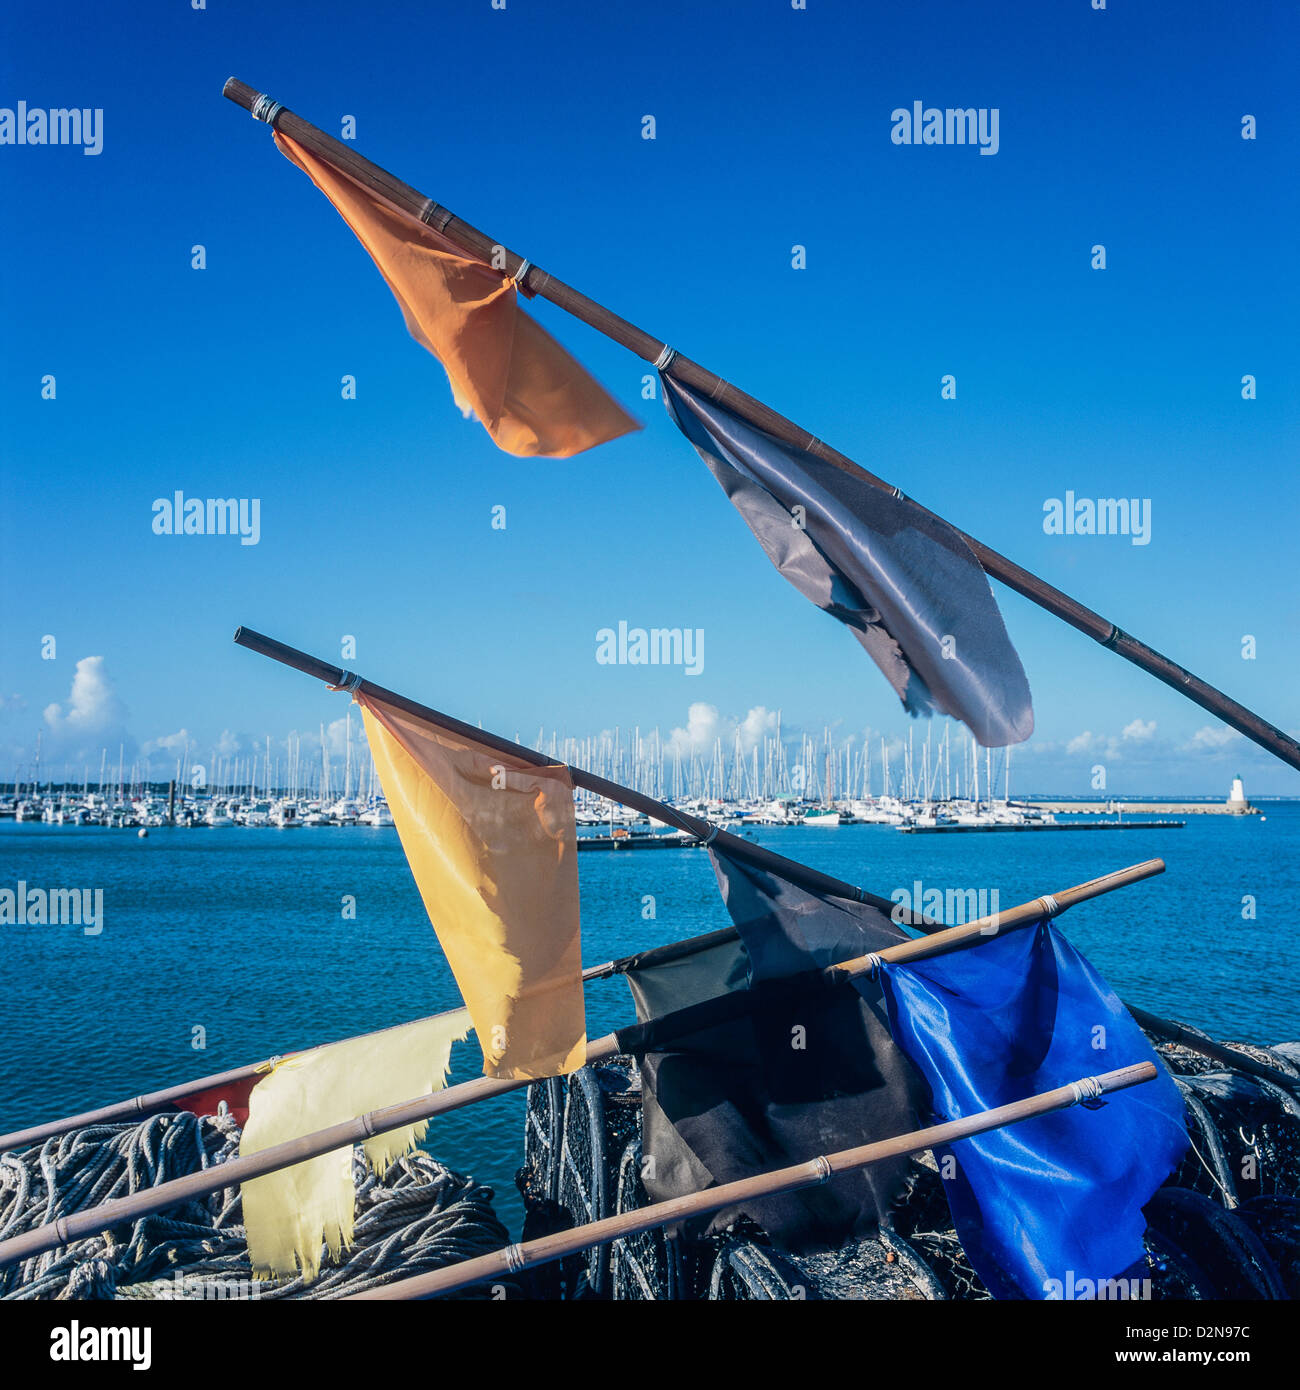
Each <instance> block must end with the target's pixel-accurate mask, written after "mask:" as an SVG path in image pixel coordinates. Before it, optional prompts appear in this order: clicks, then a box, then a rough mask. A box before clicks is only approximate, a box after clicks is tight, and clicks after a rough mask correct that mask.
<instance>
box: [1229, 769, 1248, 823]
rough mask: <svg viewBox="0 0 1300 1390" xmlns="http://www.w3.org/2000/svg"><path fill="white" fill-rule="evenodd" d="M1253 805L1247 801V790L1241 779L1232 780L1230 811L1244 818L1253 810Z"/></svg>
mask: <svg viewBox="0 0 1300 1390" xmlns="http://www.w3.org/2000/svg"><path fill="white" fill-rule="evenodd" d="M1251 809H1252V808H1251V804H1250V802H1249V801H1247V800H1246V789H1245V787H1243V786H1242V784H1241V778H1240V777H1234V778H1233V779H1232V791H1231V792H1230V793H1229V796H1228V810H1229V811H1230V812H1231V813H1232V814H1233V815H1237V816H1244V815H1246V814H1247V813H1248V812H1249V811H1250V810H1251Z"/></svg>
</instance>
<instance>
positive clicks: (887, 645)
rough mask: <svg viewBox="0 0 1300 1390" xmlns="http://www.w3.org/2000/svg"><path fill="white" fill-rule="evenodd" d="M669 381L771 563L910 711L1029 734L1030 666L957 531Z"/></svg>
mask: <svg viewBox="0 0 1300 1390" xmlns="http://www.w3.org/2000/svg"><path fill="white" fill-rule="evenodd" d="M660 380H661V381H662V382H663V390H664V403H665V404H666V405H667V407H668V413H669V414H670V415H671V416H672V418H673V420H674V421H675V422H676V424H677V426H678V428H679V429H680V430H681V431H682V433H683V434H684V435H685V436H686V437H687V439H689V440H690V441H691V443H692V444H693V445H694V446H695V449H696V451H697V452H698V453H699V455H700V457H701V458H702V459H703V460H704V462H705V464H706V465H707V466H708V468H709V471H710V472H711V473H712V474H713V476H714V477H715V478H716V479H717V480H718V482H719V483H720V484H721V485H722V489H723V491H724V492H725V493H726V494H727V496H728V497H729V498H730V499H731V503H732V505H733V506H734V507H735V508H736V510H737V511H738V512H739V513H740V514H741V516H742V517H744V519H745V521H746V523H747V524H748V526H749V529H750V530H751V531H752V532H753V533H754V537H755V539H756V540H757V541H758V543H759V545H761V546H762V547H763V550H764V551H765V552H766V554H767V557H768V559H769V560H771V561H772V563H773V564H774V565H775V566H776V567H777V569H778V570H779V571H780V572H781V573H782V574H783V575H784V576H785V577H786V578H787V579H788V580H789V581H790V583H791V584H793V585H794V587H795V588H796V589H798V590H799V592H800V593H801V594H803V595H804V597H805V598H808V599H811V600H812V602H813V603H815V604H816V605H817V606H818V608H821V609H823V610H824V611H825V612H827V613H829V614H831V616H832V617H835V618H838V619H839V620H840V622H842V623H843V624H844V625H845V626H846V627H848V628H849V629H850V630H851V631H852V633H853V635H854V636H855V637H856V638H857V639H858V641H859V642H861V643H862V645H863V647H865V648H866V650H867V654H868V655H869V656H870V657H871V659H872V660H873V661H874V662H875V663H876V665H877V666H879V667H880V669H881V671H882V672H883V673H884V675H885V678H886V679H887V680H888V681H889V683H890V685H892V686H893V687H894V690H895V691H896V692H897V694H898V696H899V698H900V699H901V700H902V702H903V705H904V708H905V709H906V710H907V711H908V713H909V714H931V713H933V712H936V711H937V712H938V713H940V714H950V715H952V716H954V717H955V718H957V719H960V720H962V721H963V722H964V723H965V724H966V725H967V727H968V728H969V729H970V730H971V732H972V733H973V734H974V735H975V737H976V738H977V739H978V740H979V741H980V743H981V744H983V745H985V746H986V747H991V748H1001V747H1004V746H1006V745H1007V744H1010V743H1022V742H1023V741H1024V740H1025V739H1027V738H1028V737H1029V735H1030V734H1031V733H1032V732H1033V729H1034V711H1033V705H1032V703H1031V701H1030V696H1029V682H1028V681H1027V680H1026V679H1025V672H1024V668H1023V667H1022V666H1021V664H1020V658H1019V657H1018V656H1017V655H1016V649H1015V648H1014V647H1013V646H1012V645H1011V639H1010V638H1009V637H1008V636H1007V630H1006V627H1005V625H1004V624H1003V622H1002V615H1001V614H1000V613H999V612H998V606H997V603H996V602H995V601H994V598H993V593H992V590H991V589H990V587H989V581H988V576H987V575H986V574H985V573H984V570H983V568H982V566H981V565H980V563H979V561H978V560H977V559H976V558H975V555H974V553H973V552H972V550H971V548H970V546H968V545H967V544H966V542H965V541H964V540H963V539H962V538H961V536H959V535H958V534H957V532H956V531H954V530H953V528H952V527H951V526H949V525H948V524H947V523H946V522H944V521H941V520H940V519H939V518H938V517H936V516H933V515H932V514H931V513H929V512H927V511H926V510H925V509H924V508H923V507H920V506H918V505H917V504H916V503H915V502H913V501H911V500H910V499H909V498H906V497H898V496H895V495H894V494H892V493H889V492H885V491H883V490H882V489H880V488H877V487H873V486H872V485H871V484H870V483H868V482H867V481H866V480H865V479H864V478H860V477H858V476H856V475H855V474H852V473H848V472H845V471H844V470H843V469H842V468H838V467H836V465H834V464H832V463H829V462H827V461H826V460H825V459H820V458H818V457H816V455H814V454H810V453H808V452H807V451H806V450H800V449H794V448H792V447H790V446H789V445H787V444H783V443H782V442H781V441H780V440H778V439H776V438H774V437H773V436H772V435H769V434H766V433H764V432H763V431H762V430H759V429H756V428H755V427H754V426H753V425H750V424H747V423H746V422H745V421H744V420H741V419H740V418H739V417H738V416H736V415H733V414H732V413H731V412H730V411H728V410H726V409H724V408H723V407H721V406H719V405H718V404H716V403H715V402H713V401H710V400H706V399H704V398H703V397H701V396H697V395H696V394H695V393H694V392H693V391H691V390H689V389H688V388H687V387H685V386H683V385H682V384H681V382H679V381H674V380H673V379H672V378H671V377H667V376H663V375H662V374H661V376H660Z"/></svg>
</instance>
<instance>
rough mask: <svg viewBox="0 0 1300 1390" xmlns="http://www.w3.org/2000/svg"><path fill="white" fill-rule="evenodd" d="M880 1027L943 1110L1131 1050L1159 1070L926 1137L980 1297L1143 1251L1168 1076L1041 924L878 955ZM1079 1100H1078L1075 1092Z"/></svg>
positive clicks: (1085, 968)
mask: <svg viewBox="0 0 1300 1390" xmlns="http://www.w3.org/2000/svg"><path fill="white" fill-rule="evenodd" d="M880 979H881V983H882V984H883V986H884V992H885V1000H886V1004H887V1007H888V1010H889V1023H890V1028H891V1029H892V1031H893V1034H894V1039H895V1041H896V1042H897V1043H898V1045H899V1047H901V1048H902V1050H903V1052H904V1053H905V1054H906V1055H907V1056H908V1057H909V1058H910V1059H911V1061H912V1063H913V1065H915V1066H916V1068H917V1070H918V1071H920V1073H921V1074H922V1076H923V1077H924V1078H925V1080H926V1082H927V1083H928V1085H929V1087H930V1092H931V1108H932V1110H933V1112H934V1115H935V1117H936V1119H937V1120H939V1121H944V1120H955V1119H960V1118H963V1117H965V1116H967V1115H973V1114H975V1113H976V1112H978V1111H981V1110H991V1109H993V1108H994V1107H996V1106H999V1105H1007V1104H1010V1103H1011V1102H1012V1101H1017V1100H1023V1099H1024V1098H1025V1097H1026V1096H1031V1095H1035V1094H1036V1093H1038V1092H1040V1091H1049V1090H1053V1089H1054V1088H1056V1087H1058V1086H1064V1085H1065V1084H1067V1083H1068V1082H1071V1081H1077V1080H1079V1079H1080V1078H1082V1077H1085V1076H1095V1075H1097V1074H1098V1073H1100V1072H1105V1071H1114V1070H1115V1069H1116V1068H1118V1067H1125V1066H1131V1065H1133V1064H1135V1063H1138V1062H1155V1063H1156V1066H1157V1067H1158V1068H1159V1072H1160V1074H1159V1076H1158V1077H1157V1078H1156V1080H1154V1081H1150V1082H1147V1083H1145V1084H1144V1085H1141V1086H1135V1087H1133V1088H1132V1089H1130V1090H1126V1091H1118V1092H1115V1093H1113V1094H1110V1095H1108V1096H1106V1097H1105V1098H1104V1099H1102V1100H1101V1101H1099V1102H1096V1103H1095V1108H1085V1107H1080V1106H1077V1105H1076V1106H1072V1107H1070V1108H1069V1109H1067V1110H1059V1111H1057V1112H1055V1113H1054V1114H1051V1115H1040V1116H1038V1117H1037V1118H1035V1119H1031V1120H1024V1121H1022V1122H1021V1123H1019V1124H1016V1125H1011V1126H1008V1127H1007V1128H1005V1129H997V1130H991V1131H990V1132H988V1133H987V1134H981V1135H976V1136H975V1137H973V1138H970V1139H961V1140H958V1142H957V1143H956V1144H954V1145H952V1146H951V1148H944V1149H941V1150H936V1152H935V1157H936V1159H937V1160H938V1161H939V1167H940V1173H941V1175H942V1177H943V1179H944V1187H945V1189H946V1190H947V1193H948V1204H949V1206H950V1207H951V1209H952V1215H953V1222H954V1224H955V1226H956V1229H957V1234H958V1236H960V1238H961V1242H962V1245H963V1247H964V1248H965V1250H966V1254H967V1257H968V1258H969V1259H970V1262H971V1264H972V1266H973V1267H974V1269H975V1271H976V1273H977V1274H978V1275H979V1276H980V1278H981V1279H982V1280H983V1281H984V1283H985V1285H986V1286H987V1287H988V1289H989V1291H990V1292H991V1293H992V1294H993V1295H994V1297H995V1298H1060V1297H1063V1296H1066V1294H1065V1291H1066V1290H1080V1289H1085V1290H1086V1289H1088V1288H1089V1283H1088V1282H1086V1281H1091V1286H1092V1287H1093V1288H1094V1289H1095V1287H1096V1282H1097V1281H1099V1280H1107V1279H1115V1278H1117V1277H1119V1276H1121V1275H1123V1274H1125V1272H1126V1271H1128V1270H1129V1269H1130V1267H1131V1266H1132V1265H1134V1264H1135V1263H1136V1262H1137V1261H1138V1260H1140V1259H1141V1258H1142V1256H1143V1244H1142V1237H1143V1233H1144V1232H1145V1230H1146V1219H1145V1217H1144V1216H1143V1214H1142V1207H1143V1206H1144V1205H1145V1203H1146V1202H1148V1201H1149V1200H1150V1198H1151V1196H1152V1194H1153V1193H1154V1192H1155V1190H1156V1189H1157V1188H1158V1187H1159V1186H1160V1184H1161V1183H1162V1182H1163V1181H1164V1180H1165V1178H1167V1177H1168V1176H1169V1174H1170V1172H1172V1170H1173V1168H1174V1166H1175V1164H1176V1163H1177V1162H1178V1160H1179V1159H1180V1158H1181V1157H1182V1155H1183V1153H1184V1152H1185V1151H1186V1148H1187V1142H1188V1141H1187V1130H1186V1127H1185V1125H1184V1120H1183V1102H1182V1098H1181V1096H1180V1095H1179V1092H1178V1088H1177V1086H1176V1085H1175V1084H1174V1081H1173V1079H1172V1077H1170V1075H1169V1073H1168V1071H1167V1070H1166V1069H1165V1067H1164V1066H1163V1064H1162V1063H1161V1062H1160V1060H1159V1058H1158V1057H1157V1056H1156V1054H1155V1052H1154V1050H1153V1049H1152V1047H1151V1044H1150V1043H1149V1042H1147V1040H1146V1037H1145V1036H1144V1034H1143V1033H1142V1030H1141V1029H1140V1028H1139V1027H1138V1025H1137V1024H1136V1023H1135V1022H1134V1021H1133V1019H1132V1018H1131V1017H1130V1015H1129V1013H1128V1011H1127V1010H1126V1009H1125V1008H1124V1005H1123V1004H1122V1003H1121V1002H1120V1001H1119V999H1118V998H1117V997H1116V995H1115V993H1114V991H1113V990H1112V989H1111V988H1110V986H1109V985H1107V984H1106V982H1105V981H1104V980H1103V979H1102V978H1101V976H1100V975H1098V974H1097V972H1096V971H1095V970H1094V969H1093V968H1092V966H1091V965H1089V964H1088V962H1087V961H1086V960H1085V959H1084V958H1083V956H1082V955H1080V954H1079V952H1078V951H1076V950H1075V949H1074V948H1073V947H1072V946H1071V945H1070V943H1069V942H1068V941H1066V939H1065V938H1064V937H1063V936H1062V935H1061V934H1060V933H1059V932H1058V931H1057V930H1056V929H1055V928H1054V927H1053V926H1052V925H1051V923H1050V922H1046V921H1044V922H1040V923H1039V924H1038V926H1037V927H1035V928H1029V927H1027V928H1024V929H1022V930H1017V931H1011V932H1008V933H1006V934H1005V935H1003V936H997V937H993V938H990V939H989V940H988V941H986V942H983V943H981V944H980V945H978V946H973V947H971V948H969V949H967V950H961V951H954V952H952V953H951V954H948V955H942V956H934V957H931V958H929V959H927V960H919V961H913V962H911V963H909V964H905V965H904V964H898V965H895V964H891V963H889V962H884V963H883V964H882V966H881V968H880ZM1086 1104H1087V1103H1085V1106H1086Z"/></svg>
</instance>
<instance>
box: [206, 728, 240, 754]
mask: <svg viewBox="0 0 1300 1390" xmlns="http://www.w3.org/2000/svg"><path fill="white" fill-rule="evenodd" d="M243 746H244V745H243V744H242V743H241V742H240V738H239V735H238V734H236V733H232V732H231V730H229V729H222V731H221V737H220V738H219V739H217V742H216V744H215V746H214V748H213V752H215V753H216V754H217V755H218V756H219V757H222V758H229V757H230V756H231V755H232V754H234V753H238V752H239V750H240V749H241V748H242V747H243Z"/></svg>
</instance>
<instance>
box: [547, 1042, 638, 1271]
mask: <svg viewBox="0 0 1300 1390" xmlns="http://www.w3.org/2000/svg"><path fill="white" fill-rule="evenodd" d="M639 1113H640V1091H639V1089H634V1088H633V1085H632V1077H631V1071H630V1069H629V1062H628V1059H627V1058H615V1059H612V1060H611V1061H610V1062H607V1063H603V1064H601V1065H598V1066H595V1067H583V1068H582V1070H581V1071H576V1072H574V1073H573V1075H572V1076H571V1077H570V1078H569V1087H568V1095H567V1097H566V1100H565V1107H564V1122H563V1126H562V1131H563V1132H562V1137H561V1140H560V1149H559V1158H558V1164H557V1166H558V1169H559V1173H558V1184H557V1192H556V1201H557V1203H558V1205H559V1206H560V1208H561V1209H562V1210H563V1212H564V1213H565V1215H566V1216H567V1217H568V1219H569V1221H570V1222H571V1224H573V1225H575V1226H581V1225H585V1224H586V1223H587V1222H590V1221H603V1220H604V1219H605V1218H606V1217H607V1216H611V1215H613V1212H614V1201H615V1196H616V1194H617V1191H618V1166H619V1162H620V1160H621V1159H622V1156H623V1150H624V1149H625V1148H626V1146H627V1141H628V1139H629V1138H630V1137H631V1135H632V1134H633V1133H635V1132H636V1129H637V1125H638V1116H639ZM581 1258H582V1265H583V1271H582V1272H583V1277H584V1280H585V1289H579V1290H578V1294H579V1296H581V1297H596V1298H604V1297H607V1296H608V1294H609V1246H608V1245H598V1246H595V1247H593V1248H592V1249H591V1250H589V1251H587V1252H586V1254H585V1256H583V1257H581Z"/></svg>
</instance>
